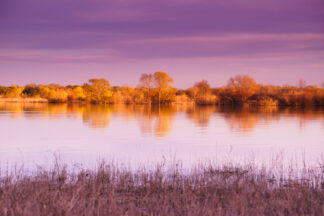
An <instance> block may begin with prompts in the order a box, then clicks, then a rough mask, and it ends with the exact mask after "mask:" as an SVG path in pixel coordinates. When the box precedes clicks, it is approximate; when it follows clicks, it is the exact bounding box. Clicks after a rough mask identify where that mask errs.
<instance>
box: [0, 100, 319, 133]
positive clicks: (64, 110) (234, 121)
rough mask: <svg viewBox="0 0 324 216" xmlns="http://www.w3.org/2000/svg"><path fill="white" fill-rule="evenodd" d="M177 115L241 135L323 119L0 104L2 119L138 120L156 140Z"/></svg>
mask: <svg viewBox="0 0 324 216" xmlns="http://www.w3.org/2000/svg"><path fill="white" fill-rule="evenodd" d="M178 114H179V115H180V114H185V116H186V117H185V118H186V119H188V120H189V121H191V122H193V123H194V124H195V125H196V126H197V127H200V128H207V127H208V126H209V124H210V122H211V121H218V120H219V119H223V120H225V121H226V123H227V125H228V126H229V128H230V130H231V131H234V132H242V133H251V132H253V131H254V130H255V128H256V127H257V125H258V124H271V123H272V122H273V121H278V120H279V119H281V118H287V119H289V118H298V120H299V127H300V129H303V127H305V124H306V123H307V122H308V121H312V120H319V119H324V118H323V117H324V111H323V109H321V108H317V109H315V108H312V109H310V108H309V109H300V108H299V109H297V108H287V107H286V108H278V107H248V108H246V107H243V108H233V107H216V106H194V105H189V106H181V105H172V106H148V105H122V104H118V105H89V104H88V105H77V104H49V105H48V104H40V103H37V104H33V103H24V104H22V103H0V118H1V117H7V116H10V117H11V118H12V119H13V120H14V119H19V118H26V119H31V120H32V119H38V118H50V119H52V118H53V119H59V118H81V119H82V122H83V124H84V125H86V126H88V127H91V128H108V127H109V125H110V122H111V121H112V118H114V117H116V118H122V119H123V120H125V121H131V120H134V119H136V121H138V124H139V128H140V131H141V133H142V134H153V135H154V136H156V137H166V136H167V135H168V134H169V132H170V131H172V128H173V122H174V120H175V118H176V116H177V115H178ZM213 116H214V117H215V118H213ZM323 123H324V122H323Z"/></svg>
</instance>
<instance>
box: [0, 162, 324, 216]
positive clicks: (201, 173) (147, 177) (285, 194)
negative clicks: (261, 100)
mask: <svg viewBox="0 0 324 216" xmlns="http://www.w3.org/2000/svg"><path fill="white" fill-rule="evenodd" d="M292 172H293V171H292ZM291 174H293V173H276V174H274V173H272V172H271V171H267V170H265V169H255V168H253V167H221V168H213V167H209V166H201V167H199V168H197V169H195V170H193V171H191V172H184V171H181V169H177V168H174V169H172V170H166V169H163V168H161V167H157V168H156V169H154V171H149V170H145V169H142V170H139V171H137V172H134V171H129V170H127V169H118V168H116V167H115V166H109V165H104V164H102V165H101V166H100V167H99V168H98V169H96V170H92V171H91V170H90V171H89V170H79V171H74V172H70V171H67V170H66V169H64V168H62V167H59V166H56V167H55V168H54V169H53V170H50V171H44V170H39V171H38V172H35V173H33V174H24V172H23V171H20V172H15V174H2V178H1V180H0V206H1V208H0V211H1V212H0V214H1V215H323V214H324V173H323V168H322V170H321V169H320V168H319V169H316V170H315V169H311V170H306V169H305V170H303V171H302V173H299V174H298V175H295V174H294V175H291ZM283 176H287V177H283ZM289 176H294V177H289Z"/></svg>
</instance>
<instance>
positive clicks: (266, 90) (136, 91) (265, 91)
mask: <svg viewBox="0 0 324 216" xmlns="http://www.w3.org/2000/svg"><path fill="white" fill-rule="evenodd" d="M173 83H174V80H173V78H172V77H171V76H170V75H169V74H167V73H165V72H160V71H159V72H155V73H151V74H142V75H141V77H140V79H139V84H138V86H137V87H135V88H132V87H130V86H111V85H110V82H109V81H108V80H106V79H90V80H89V81H88V82H87V83H85V84H83V85H81V86H78V85H68V86H61V85H58V84H50V85H36V84H28V85H25V86H17V85H11V86H0V98H22V99H24V98H43V99H47V101H48V102H50V103H67V102H71V103H103V104H109V103H125V104H170V103H184V104H185V103H195V104H198V105H211V104H217V105H245V104H249V105H266V106H269V105H271V106H277V105H284V106H324V83H323V85H322V86H321V87H318V86H315V85H306V82H305V81H304V80H300V81H299V85H298V86H292V85H284V86H278V85H263V84H258V83H256V82H255V80H254V79H253V78H251V77H249V76H248V75H236V76H235V77H231V78H230V79H229V81H228V83H227V85H225V86H222V87H217V88H213V87H211V86H210V85H209V83H208V81H206V80H202V81H200V82H197V83H195V84H194V86H192V87H191V88H188V89H176V88H174V87H173Z"/></svg>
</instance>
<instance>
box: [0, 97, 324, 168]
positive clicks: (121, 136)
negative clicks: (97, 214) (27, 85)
mask: <svg viewBox="0 0 324 216" xmlns="http://www.w3.org/2000/svg"><path fill="white" fill-rule="evenodd" d="M0 136H1V145H0V164H1V168H2V169H3V168H4V167H12V166H13V165H21V164H23V165H24V167H28V168H30V167H36V166H37V165H40V166H43V167H46V166H49V165H51V164H52V163H53V160H54V155H59V157H60V159H61V160H62V161H64V162H65V163H68V164H83V165H84V166H93V165H95V164H97V163H98V161H99V160H100V159H104V160H106V161H115V162H118V163H121V164H124V165H127V166H128V165H129V166H139V165H151V164H155V163H157V162H161V161H165V162H166V163H176V162H177V161H179V160H180V161H182V164H183V166H188V167H190V166H192V165H193V164H197V163H198V162H213V163H241V164H242V163H250V162H253V163H257V164H265V165H270V166H271V163H272V162H273V161H278V160H279V161H282V162H284V163H285V164H289V163H292V162H294V163H298V164H301V163H303V162H306V163H307V165H316V164H317V163H318V161H319V160H323V155H324V111H323V109H306V110H301V109H299V110H298V109H291V108H290V109H289V108H286V109H278V108H275V107H269V108H254V109H251V108H250V109H233V108H219V107H197V106H196V107H195V106H168V107H160V108H159V107H153V106H151V107H150V106H138V105H136V106H125V105H113V106H99V105H98V106H94V105H84V106H81V105H46V104H15V103H3V104H0Z"/></svg>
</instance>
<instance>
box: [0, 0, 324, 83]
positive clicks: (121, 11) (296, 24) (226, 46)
mask: <svg viewBox="0 0 324 216" xmlns="http://www.w3.org/2000/svg"><path fill="white" fill-rule="evenodd" d="M0 65H1V66H0V85H10V84H13V83H15V84H19V85H24V84H27V83H44V84H47V83H59V84H64V85H65V84H82V83H84V82H86V81H87V80H88V79H89V78H94V77H99V78H101V77H102V78H106V79H108V80H109V81H110V83H111V84H112V85H126V84H128V85H131V86H136V85H137V83H138V79H139V77H140V75H141V74H142V73H152V72H155V71H165V72H167V73H169V74H170V75H171V76H172V77H173V78H174V80H175V84H174V85H175V87H179V88H187V87H190V86H192V85H193V84H194V83H195V82H197V81H200V80H202V79H206V80H208V81H209V83H210V84H211V85H212V86H219V85H224V84H226V82H227V80H228V79H229V78H230V77H231V76H234V75H236V74H248V75H250V76H252V77H253V78H255V79H256V81H257V82H260V83H264V84H268V83H273V84H278V85H282V84H286V83H288V84H293V85H294V84H297V83H298V80H299V78H303V79H305V80H306V81H307V83H308V84H317V85H319V84H321V83H322V82H324V1H323V0H272V1H267V0H246V1H241V0H226V1H212V0H199V1H198V0H187V1H183V0H173V1H162V0H155V1H150V0H137V1H134V0H109V1H100V0H91V1H89V0H78V1H76V0H69V1H54V0H50V1H43V0H24V1H21V0H20V1H19V0H2V1H1V2H0Z"/></svg>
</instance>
